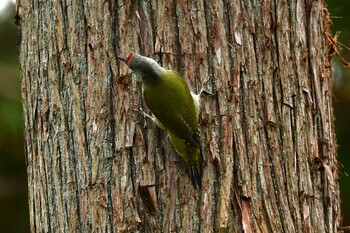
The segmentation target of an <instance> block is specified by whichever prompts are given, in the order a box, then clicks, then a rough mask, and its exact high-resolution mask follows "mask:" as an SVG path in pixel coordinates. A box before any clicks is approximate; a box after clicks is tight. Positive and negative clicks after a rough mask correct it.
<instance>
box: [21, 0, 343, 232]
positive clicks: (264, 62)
mask: <svg viewBox="0 0 350 233" xmlns="http://www.w3.org/2000/svg"><path fill="white" fill-rule="evenodd" d="M17 4H18V6H17V11H18V17H19V18H18V22H19V24H20V27H21V30H20V41H19V51H20V52H19V56H20V62H21V72H22V99H23V115H24V121H25V146H26V151H25V152H26V155H27V170H28V185H29V206H30V222H31V232H138V231H139V232H213V231H220V232H225V231H227V232H241V231H245V232H337V227H338V226H339V221H340V209H339V187H338V179H337V178H338V176H337V154H336V141H335V134H334V126H333V122H334V116H333V108H332V91H331V88H332V80H331V69H330V68H331V63H330V58H331V52H332V50H331V45H330V43H329V41H328V40H327V35H328V30H329V28H328V27H329V19H328V12H327V10H326V9H325V6H324V2H323V1H322V0H314V1H313V0H288V1H287V0H284V1H282V0H281V1H269V0H264V1H238V0H232V1H229V0H222V1H182V0H178V1H165V0H164V1H163V0H159V1H157V0H149V1H126V0H125V1H69V0H67V1H18V3H17ZM130 52H135V53H140V54H143V55H147V56H150V57H153V58H155V59H156V60H157V61H159V62H160V63H161V64H162V65H163V66H164V67H167V68H170V69H175V70H177V71H179V72H180V73H181V74H182V75H183V76H184V77H185V78H186V80H187V81H188V84H189V85H190V87H191V89H192V90H194V91H196V90H199V89H200V87H201V84H202V83H203V81H204V80H205V79H207V77H209V76H210V77H211V80H210V82H209V85H208V87H207V88H208V89H209V90H210V91H212V92H213V93H214V94H215V95H214V96H205V97H204V98H203V99H202V111H201V115H200V119H201V148H202V154H203V158H204V166H203V169H204V173H203V179H202V184H203V185H202V186H203V187H202V189H201V190H195V189H194V188H193V187H192V185H191V184H190V181H189V179H188V177H187V176H186V174H185V172H184V170H183V168H181V163H180V162H179V158H178V157H177V155H176V154H175V152H174V150H173V148H172V147H171V144H170V142H169V139H168V138H167V137H166V135H165V134H164V133H163V132H161V131H160V130H159V129H158V128H157V126H156V125H155V124H153V123H152V122H150V121H149V120H147V119H144V118H143V117H142V116H141V115H139V114H138V113H137V112H135V111H133V110H134V109H138V108H139V107H140V106H142V107H143V108H144V109H146V106H145V105H144V103H143V100H142V97H141V94H140V93H141V92H140V91H141V88H140V82H139V81H138V80H137V78H136V76H135V75H134V74H132V73H131V71H130V70H129V69H128V68H127V67H126V66H120V67H119V64H118V63H117V61H116V59H115V55H116V54H121V55H127V54H128V53H130Z"/></svg>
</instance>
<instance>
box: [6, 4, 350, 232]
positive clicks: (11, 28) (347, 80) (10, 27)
mask: <svg viewBox="0 0 350 233" xmlns="http://www.w3.org/2000/svg"><path fill="white" fill-rule="evenodd" d="M0 1H3V0H0ZM327 3H328V6H329V11H330V14H331V20H332V31H333V35H335V34H336V33H337V32H340V34H339V36H338V37H337V41H338V42H340V43H341V44H344V45H345V46H347V47H350V28H349V23H348V22H350V15H349V14H348V11H349V9H350V1H336V0H327ZM14 17H15V11H14V6H13V5H12V4H9V5H8V7H7V8H6V9H4V10H3V11H0V232H18V233H20V232H29V213H28V204H27V186H26V185H27V177H26V166H25V157H24V142H23V120H22V110H21V108H22V106H21V94H20V73H19V63H18V57H17V55H18V52H17V41H18V38H17V37H18V32H17V27H16V25H15V19H14ZM340 43H339V44H340ZM340 52H341V54H342V56H344V58H345V59H346V60H348V61H349V60H350V49H347V48H346V47H343V48H342V49H340ZM333 80H334V87H333V90H334V107H335V116H336V122H335V124H336V131H337V140H338V144H339V159H340V162H341V164H340V174H339V175H340V188H341V200H342V203H341V205H342V217H343V222H342V225H343V226H346V225H350V208H349V207H350V178H349V177H348V175H347V173H349V174H350V156H349V154H350V143H349V141H347V140H348V136H349V135H350V107H349V106H350V69H345V68H344V67H343V66H342V64H341V63H340V62H339V60H338V58H337V57H335V58H334V66H333Z"/></svg>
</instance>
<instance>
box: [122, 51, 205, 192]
mask: <svg viewBox="0 0 350 233" xmlns="http://www.w3.org/2000/svg"><path fill="white" fill-rule="evenodd" d="M116 57H117V59H118V60H121V61H123V62H124V63H125V64H126V65H127V66H128V67H129V68H130V69H131V70H132V71H133V72H135V73H136V74H137V75H138V76H140V77H141V81H142V95H143V98H144V100H145V103H146V105H147V107H148V108H149V110H150V111H151V113H152V115H149V114H147V113H145V112H144V111H143V110H142V109H141V111H140V112H141V113H142V114H144V115H145V116H147V117H149V118H150V119H152V120H153V121H154V122H155V123H156V124H157V125H158V126H159V127H160V128H161V129H162V130H163V131H164V132H166V134H167V135H168V137H169V139H170V141H171V143H172V145H173V147H174V149H175V151H176V153H177V154H178V155H179V157H180V158H181V160H182V163H183V165H184V167H185V171H186V173H187V174H188V176H189V178H190V180H191V183H192V185H193V186H194V188H197V187H198V188H201V185H202V182H201V179H202V155H201V152H200V132H199V123H198V118H199V110H200V96H201V94H202V93H203V92H207V93H209V94H211V93H210V92H208V91H206V90H204V88H203V87H202V89H201V90H200V92H199V94H194V93H192V92H191V91H190V89H189V87H188V85H187V83H186V81H185V79H184V78H183V77H182V76H181V75H180V74H179V73H178V72H176V71H174V70H169V69H166V68H163V67H162V66H160V65H159V64H158V63H157V62H156V61H155V60H154V59H152V58H149V57H145V56H142V55H139V54H130V55H129V56H127V57H123V56H120V55H117V56H116ZM205 82H206V81H205Z"/></svg>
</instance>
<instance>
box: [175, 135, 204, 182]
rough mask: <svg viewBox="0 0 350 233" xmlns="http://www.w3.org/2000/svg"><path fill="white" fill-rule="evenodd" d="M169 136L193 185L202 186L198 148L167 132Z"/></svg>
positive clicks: (200, 160)
mask: <svg viewBox="0 0 350 233" xmlns="http://www.w3.org/2000/svg"><path fill="white" fill-rule="evenodd" d="M169 137H170V140H171V143H172V144H173V146H174V148H175V150H176V152H177V154H178V155H179V156H180V158H181V160H182V162H183V164H184V165H185V170H186V173H187V174H188V176H189V178H190V180H191V183H192V185H193V187H194V188H197V187H198V188H202V157H201V153H200V148H199V147H194V146H191V145H188V144H186V142H185V141H184V140H182V139H179V138H178V137H176V136H174V135H172V134H169Z"/></svg>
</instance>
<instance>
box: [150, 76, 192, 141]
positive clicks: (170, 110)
mask: <svg viewBox="0 0 350 233" xmlns="http://www.w3.org/2000/svg"><path fill="white" fill-rule="evenodd" d="M164 75H165V76H164V78H161V79H160V80H159V81H158V82H154V83H152V84H148V85H144V86H143V95H144V99H145V101H146V104H147V106H148V107H149V109H150V110H151V112H152V113H153V114H154V116H155V117H156V118H157V119H158V121H159V122H160V123H161V124H162V125H163V126H164V127H165V128H166V130H167V131H169V132H170V133H172V134H173V135H175V136H176V137H178V138H180V139H182V140H185V141H186V143H188V144H191V145H192V146H196V147H198V146H199V136H198V113H197V111H196V109H195V105H194V101H193V98H192V95H191V93H190V91H189V88H188V86H187V84H186V82H185V80H184V79H183V78H182V77H181V76H180V75H179V74H178V73H176V72H174V71H170V70H168V71H166V72H165V74H164Z"/></svg>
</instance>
